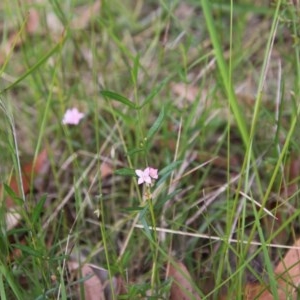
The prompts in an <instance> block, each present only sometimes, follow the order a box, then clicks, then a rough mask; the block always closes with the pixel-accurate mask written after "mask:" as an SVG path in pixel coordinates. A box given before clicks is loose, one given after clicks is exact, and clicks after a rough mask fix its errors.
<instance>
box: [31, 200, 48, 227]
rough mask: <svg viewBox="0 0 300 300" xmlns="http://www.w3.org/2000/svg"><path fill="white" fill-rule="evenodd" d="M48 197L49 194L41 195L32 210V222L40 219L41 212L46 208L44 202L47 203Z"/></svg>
mask: <svg viewBox="0 0 300 300" xmlns="http://www.w3.org/2000/svg"><path fill="white" fill-rule="evenodd" d="M46 199H47V195H43V196H42V197H41V199H40V200H39V202H38V203H37V205H36V206H35V207H34V210H33V212H32V222H33V224H35V223H36V221H37V220H38V218H39V217H40V215H41V212H42V210H43V208H44V204H45V201H46Z"/></svg>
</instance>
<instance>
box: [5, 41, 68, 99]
mask: <svg viewBox="0 0 300 300" xmlns="http://www.w3.org/2000/svg"><path fill="white" fill-rule="evenodd" d="M64 41H65V37H63V38H61V40H60V41H59V42H58V43H57V44H56V45H55V46H54V47H53V48H52V49H51V50H50V51H49V52H48V53H46V54H45V56H44V57H42V58H41V59H40V60H39V61H38V62H37V63H36V64H35V65H33V66H32V67H31V68H30V69H28V70H27V71H26V72H25V73H24V74H23V75H21V76H20V77H19V78H18V79H17V80H16V81H14V82H13V83H12V84H11V85H9V86H8V87H6V88H5V89H4V90H2V91H0V95H1V94H3V93H4V92H6V91H8V90H11V89H12V88H14V87H15V86H16V85H17V84H18V83H20V82H21V81H23V80H24V79H25V78H26V77H27V76H28V75H30V74H31V73H33V72H34V71H35V70H36V69H37V68H39V67H40V66H41V65H42V64H43V63H45V62H46V61H47V60H48V58H49V57H51V56H52V55H53V54H54V53H55V52H56V51H57V50H58V49H59V48H61V47H62V45H63V44H64Z"/></svg>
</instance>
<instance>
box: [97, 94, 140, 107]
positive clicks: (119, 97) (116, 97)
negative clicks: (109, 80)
mask: <svg viewBox="0 0 300 300" xmlns="http://www.w3.org/2000/svg"><path fill="white" fill-rule="evenodd" d="M100 94H101V95H102V96H104V97H107V98H109V99H112V100H115V101H118V102H121V103H123V104H125V105H127V106H129V107H130V108H133V109H137V107H136V105H135V104H134V103H133V102H131V101H130V100H129V99H127V98H125V97H124V96H122V95H120V94H117V93H115V92H111V91H106V90H104V91H100Z"/></svg>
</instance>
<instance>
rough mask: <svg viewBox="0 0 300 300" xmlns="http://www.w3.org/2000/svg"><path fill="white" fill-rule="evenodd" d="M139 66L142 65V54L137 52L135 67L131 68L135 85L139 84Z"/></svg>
mask: <svg viewBox="0 0 300 300" xmlns="http://www.w3.org/2000/svg"><path fill="white" fill-rule="evenodd" d="M139 66H140V55H139V54H137V55H136V57H135V58H134V62H133V68H132V70H131V76H132V81H133V83H134V84H135V85H136V84H137V78H138V74H139Z"/></svg>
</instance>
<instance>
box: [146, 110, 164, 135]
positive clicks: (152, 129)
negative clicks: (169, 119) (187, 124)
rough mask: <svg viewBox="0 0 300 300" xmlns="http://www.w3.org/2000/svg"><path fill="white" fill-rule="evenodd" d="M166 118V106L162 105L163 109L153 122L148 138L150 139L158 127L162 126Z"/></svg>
mask: <svg viewBox="0 0 300 300" xmlns="http://www.w3.org/2000/svg"><path fill="white" fill-rule="evenodd" d="M164 118H165V108H164V107H162V110H161V111H160V113H159V116H158V118H157V119H156V121H155V122H154V123H153V125H152V127H151V128H150V129H149V131H148V134H147V140H150V139H151V138H152V137H153V136H154V134H155V133H156V132H157V131H158V129H159V128H160V127H161V124H162V122H163V120H164Z"/></svg>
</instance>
